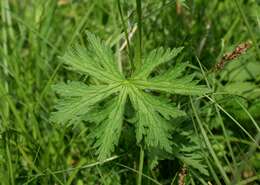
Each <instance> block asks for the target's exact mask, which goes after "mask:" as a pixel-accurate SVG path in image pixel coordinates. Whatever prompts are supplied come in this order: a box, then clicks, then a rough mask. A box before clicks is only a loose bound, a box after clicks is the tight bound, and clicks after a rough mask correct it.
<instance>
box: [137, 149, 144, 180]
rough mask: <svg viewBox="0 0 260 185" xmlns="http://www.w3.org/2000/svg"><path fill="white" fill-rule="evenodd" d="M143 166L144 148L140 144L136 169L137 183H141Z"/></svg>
mask: <svg viewBox="0 0 260 185" xmlns="http://www.w3.org/2000/svg"><path fill="white" fill-rule="evenodd" d="M143 166H144V149H143V147H142V146H140V156H139V169H138V174H137V185H142V176H143Z"/></svg>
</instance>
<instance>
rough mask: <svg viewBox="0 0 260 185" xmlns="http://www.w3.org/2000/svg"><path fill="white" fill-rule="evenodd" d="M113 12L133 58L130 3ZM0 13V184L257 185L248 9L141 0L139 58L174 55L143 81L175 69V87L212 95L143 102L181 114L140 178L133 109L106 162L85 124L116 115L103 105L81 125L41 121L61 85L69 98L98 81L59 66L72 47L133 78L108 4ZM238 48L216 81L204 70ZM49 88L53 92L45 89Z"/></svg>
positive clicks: (55, 0) (254, 60)
mask: <svg viewBox="0 0 260 185" xmlns="http://www.w3.org/2000/svg"><path fill="white" fill-rule="evenodd" d="M62 2H63V3H62ZM120 2H121V8H122V13H123V19H124V22H125V25H126V27H127V29H128V31H129V33H131V32H132V33H133V37H132V38H131V39H130V43H131V46H132V48H131V49H132V51H133V53H138V52H139V51H140V48H139V50H138V29H137V31H133V30H135V29H134V28H135V27H136V26H137V24H138V16H137V13H136V1H134V0H130V1H124V0H121V1H120ZM176 3H177V5H178V6H179V7H181V8H180V11H179V9H178V8H177V7H178V6H176ZM0 7H1V15H0V184H3V185H8V184H12V185H14V184H76V185H81V184H90V185H91V184H93V185H94V184H112V185H114V184H136V183H137V184H138V183H139V181H137V180H136V176H140V173H141V172H142V173H143V174H144V175H143V177H142V178H143V181H142V184H178V178H179V173H180V171H181V168H183V167H184V168H187V175H186V177H185V181H186V184H208V182H210V183H212V184H218V185H220V184H258V183H259V179H260V177H259V172H260V163H259V161H260V155H259V149H260V147H259V139H260V134H259V133H260V129H259V122H260V83H259V82H260V53H259V50H260V49H259V41H260V2H259V1H258V0H212V1H205V0H186V1H184V0H179V1H174V0H160V1H159V0H149V1H148V0H144V1H142V14H143V18H142V22H141V26H142V29H143V32H142V54H143V55H146V54H148V53H149V52H151V51H152V50H153V49H155V48H159V47H163V48H172V49H173V48H178V47H184V49H183V50H182V51H181V52H180V53H179V54H178V56H177V57H176V58H174V59H173V60H172V59H171V58H170V59H169V61H168V62H167V64H164V65H161V66H160V67H159V68H156V70H155V72H154V73H153V74H152V75H154V76H156V75H158V74H163V73H165V71H167V69H171V68H178V66H179V65H180V66H182V65H184V63H185V65H186V66H185V67H186V68H183V69H182V71H183V72H182V76H183V77H184V79H183V81H182V82H184V81H185V77H188V76H189V75H190V74H193V76H194V79H196V80H198V83H199V85H204V86H207V88H208V89H211V90H212V92H211V93H208V94H206V95H205V94H204V93H203V92H201V93H197V94H198V95H200V96H195V97H189V96H183V95H175V94H174V95H172V94H170V93H169V92H168V93H165V94H163V97H159V95H158V94H157V93H155V94H153V95H154V96H155V97H157V98H158V99H156V101H161V102H162V104H161V105H163V103H164V101H165V99H166V100H168V101H169V102H170V103H174V104H175V106H176V107H177V108H178V109H179V110H182V111H183V112H186V116H183V117H178V118H175V119H173V118H171V119H169V120H170V123H171V124H172V126H173V128H172V130H171V132H170V135H171V137H172V141H173V142H174V144H172V146H171V147H172V151H173V152H171V153H168V152H165V151H162V150H160V148H157V147H155V148H149V149H147V148H145V150H144V161H143V170H142V171H140V168H139V167H138V166H140V165H139V164H140V161H141V160H140V159H141V158H140V159H139V155H140V154H139V152H140V148H139V147H140V145H138V144H136V143H137V142H136V139H135V134H136V133H135V129H134V126H133V124H134V123H135V122H136V120H135V119H134V118H132V117H131V115H133V114H134V108H136V107H135V106H133V107H132V106H131V103H130V101H128V100H125V105H126V107H132V108H133V109H131V108H129V109H127V111H126V112H125V113H124V114H125V115H124V118H123V119H124V123H125V124H124V125H123V127H122V132H121V135H120V138H118V146H117V147H115V149H109V151H110V152H109V153H111V154H110V155H105V156H102V157H101V158H102V159H104V160H105V161H99V160H98V156H97V155H96V151H97V150H96V147H94V146H95V145H94V146H93V141H95V138H97V136H98V133H97V132H96V131H95V132H93V130H92V128H93V127H92V125H91V122H88V121H86V120H87V119H88V118H93V119H102V116H104V115H106V111H108V110H110V109H111V110H114V108H113V106H114V104H113V103H111V102H104V103H107V107H108V110H107V109H102V107H101V110H100V107H96V109H97V110H100V114H98V111H97V115H92V116H89V117H88V118H86V119H85V121H82V120H78V121H77V120H75V122H76V123H75V122H74V123H68V124H58V122H59V120H64V119H66V117H65V116H66V114H64V115H61V116H60V117H59V119H56V120H55V119H54V120H52V121H50V117H51V112H55V111H57V109H55V105H57V102H58V101H59V100H58V99H59V98H60V97H59V95H57V94H56V93H55V91H54V90H55V88H56V89H57V93H58V94H60V95H62V93H66V91H64V90H63V89H62V88H63V87H64V88H65V84H67V85H68V84H70V85H71V91H69V92H67V93H68V94H70V96H72V94H73V93H75V94H76V93H77V92H75V91H73V89H77V88H78V87H80V88H83V89H84V85H86V84H95V83H97V81H95V79H91V78H89V77H88V76H85V75H83V74H82V73H75V72H73V71H70V70H68V69H67V68H66V67H64V65H63V63H62V61H63V60H62V57H63V58H64V55H65V53H67V54H68V50H69V49H70V47H71V46H72V45H76V44H78V45H79V47H80V48H85V47H87V46H88V45H89V43H90V41H89V40H88V36H87V35H88V34H87V33H88V32H91V33H94V34H95V35H96V36H98V37H100V38H101V40H103V41H104V42H105V45H106V46H108V47H109V48H111V49H112V52H113V56H114V57H115V61H120V62H121V64H122V68H123V69H122V70H123V72H124V73H125V74H126V75H129V73H130V72H131V68H130V66H129V59H128V50H127V48H126V47H124V48H123V49H122V46H123V45H124V44H125V42H126V41H125V35H124V30H123V24H122V20H121V18H120V14H119V9H118V3H117V1H115V0H68V1H65V0H63V1H61V0H1V2H0ZM248 40H251V41H252V47H251V48H250V49H249V50H248V51H247V52H246V53H245V54H243V55H242V56H241V57H239V58H238V59H235V60H233V61H232V62H230V63H229V64H227V65H226V66H225V68H224V69H223V70H221V71H218V72H214V71H213V70H212V69H213V67H214V65H215V64H216V63H217V62H219V61H220V59H221V57H222V56H223V55H224V54H225V53H227V52H230V51H232V50H234V49H235V48H236V46H237V45H238V44H240V43H243V42H246V41H248ZM83 50H84V49H83ZM102 51H103V50H102ZM83 53H84V51H83ZM133 53H131V52H130V53H129V54H130V55H131V54H133ZM65 57H66V55H65ZM159 58H160V57H159ZM67 61H70V60H67ZM67 67H68V66H67ZM108 67H109V66H108ZM110 67H112V66H110ZM152 77H153V76H152ZM164 80H165V79H164ZM75 81H79V82H75ZM162 82H163V81H162ZM160 83H161V82H160ZM54 84H58V85H56V86H54V88H52V87H53V85H54ZM169 89H170V87H169ZM59 91H60V92H59ZM103 91H104V89H103ZM121 92H122V91H121ZM143 92H146V91H143ZM146 93H147V94H149V91H148V92H146ZM180 94H188V95H189V94H192V93H180ZM195 94H196V93H195ZM201 94H204V95H201ZM148 97H149V96H148ZM160 98H161V99H160ZM169 102H166V103H165V105H168V104H167V103H169ZM109 105H110V106H109ZM99 106H101V105H99ZM143 106H144V105H143ZM166 107H167V106H166ZM143 108H147V109H149V106H144V107H143ZM167 109H169V108H168V107H167ZM149 110H151V109H149ZM81 111H83V112H84V109H82V110H81ZM108 112H110V111H108ZM140 112H141V111H140ZM148 112H149V113H150V112H151V111H148ZM169 114H170V115H172V112H170V113H169ZM116 115H117V114H116ZM116 115H115V116H116ZM67 116H68V115H67ZM151 116H155V114H151ZM166 116H167V115H166ZM173 117H174V116H173ZM118 119H121V118H118ZM89 121H91V120H89ZM90 133H92V134H90ZM160 133H161V132H158V134H160ZM110 134H113V133H110ZM115 134H117V132H115ZM161 134H162V133H161ZM100 135H102V134H100ZM159 137H161V136H159ZM106 142H108V141H107V139H106V138H105V139H104V138H103V139H100V138H98V140H97V144H96V145H98V146H100V145H101V146H104V147H106V146H107V143H106ZM104 143H105V144H104ZM139 144H140V142H139ZM141 144H142V143H141ZM140 156H141V155H140ZM138 170H139V171H138ZM136 181H137V182H136Z"/></svg>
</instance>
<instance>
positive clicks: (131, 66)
mask: <svg viewBox="0 0 260 185" xmlns="http://www.w3.org/2000/svg"><path fill="white" fill-rule="evenodd" d="M117 5H118V10H119V15H120V19H121V21H122V25H123V30H124V34H125V39H126V43H127V49H128V56H129V60H130V62H129V65H130V68H131V70H133V67H134V66H133V59H132V54H131V45H130V41H129V36H128V31H127V27H126V24H125V20H124V17H123V12H122V8H121V3H120V0H117Z"/></svg>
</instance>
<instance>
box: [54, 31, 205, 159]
mask: <svg viewBox="0 0 260 185" xmlns="http://www.w3.org/2000/svg"><path fill="white" fill-rule="evenodd" d="M87 36H88V42H89V46H88V47H87V48H84V47H80V46H77V47H75V48H73V49H71V50H69V51H68V52H67V53H66V54H65V56H64V57H63V61H64V63H65V64H66V65H67V66H68V67H69V68H70V69H71V70H74V71H77V72H80V73H82V74H85V75H88V76H89V77H90V78H91V79H93V80H91V82H90V83H88V84H86V83H83V82H78V81H73V82H69V83H59V84H56V85H54V89H55V91H56V92H57V93H58V94H59V95H60V96H61V98H60V99H59V101H58V103H57V106H56V112H53V113H52V116H51V119H52V121H54V122H57V123H63V124H65V123H69V122H73V121H75V120H84V121H87V122H92V123H95V129H94V130H93V134H94V137H95V144H94V146H95V147H96V148H97V150H96V151H97V154H98V158H99V159H100V160H103V159H105V158H107V157H109V156H110V155H111V153H112V152H114V150H115V147H116V146H117V145H118V142H119V139H120V134H121V131H122V128H123V124H124V122H125V112H126V109H128V108H129V107H128V106H129V104H127V101H128V100H130V102H131V107H132V108H133V110H134V114H133V118H132V119H131V120H132V121H133V122H134V125H135V133H136V136H135V137H136V142H137V144H142V145H143V146H144V147H145V148H158V149H161V150H164V151H166V152H169V153H172V152H173V151H172V150H173V149H172V136H171V131H172V126H173V124H174V123H172V122H170V120H172V118H176V117H180V116H184V115H185V112H183V111H181V110H179V109H178V108H177V107H176V106H175V105H174V103H172V102H171V101H170V100H169V99H167V98H165V97H166V96H163V95H165V94H181V95H201V94H203V93H206V92H208V90H207V89H206V88H204V87H203V86H201V85H197V82H196V81H193V75H186V76H184V77H183V75H182V74H183V72H184V71H185V69H186V67H187V65H186V64H178V65H176V66H172V67H170V68H169V69H168V70H167V71H166V72H163V73H162V74H160V73H158V72H157V73H156V72H155V69H157V68H159V67H160V65H163V64H165V63H166V62H168V61H170V60H171V59H173V58H174V57H176V56H177V55H178V53H180V52H181V50H182V49H183V48H174V49H163V48H159V49H155V50H153V51H151V52H150V53H148V54H147V55H145V56H144V57H143V59H142V65H141V66H140V67H138V68H137V69H135V70H134V71H133V72H132V73H131V75H130V76H129V77H126V76H125V75H124V74H123V72H121V71H120V70H119V69H118V66H117V62H116V61H117V60H116V59H115V57H114V55H113V51H112V50H111V49H110V48H109V47H108V46H106V45H105V43H104V42H102V41H101V40H100V39H99V38H97V37H96V36H95V35H93V34H91V33H88V34H87Z"/></svg>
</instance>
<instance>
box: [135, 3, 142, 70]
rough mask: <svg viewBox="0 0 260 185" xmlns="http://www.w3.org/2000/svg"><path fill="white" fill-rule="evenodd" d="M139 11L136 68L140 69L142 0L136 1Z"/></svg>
mask: <svg viewBox="0 0 260 185" xmlns="http://www.w3.org/2000/svg"><path fill="white" fill-rule="evenodd" d="M136 11H137V25H138V37H137V47H136V63H135V66H136V68H139V67H140V65H141V63H142V4H141V0H136Z"/></svg>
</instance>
